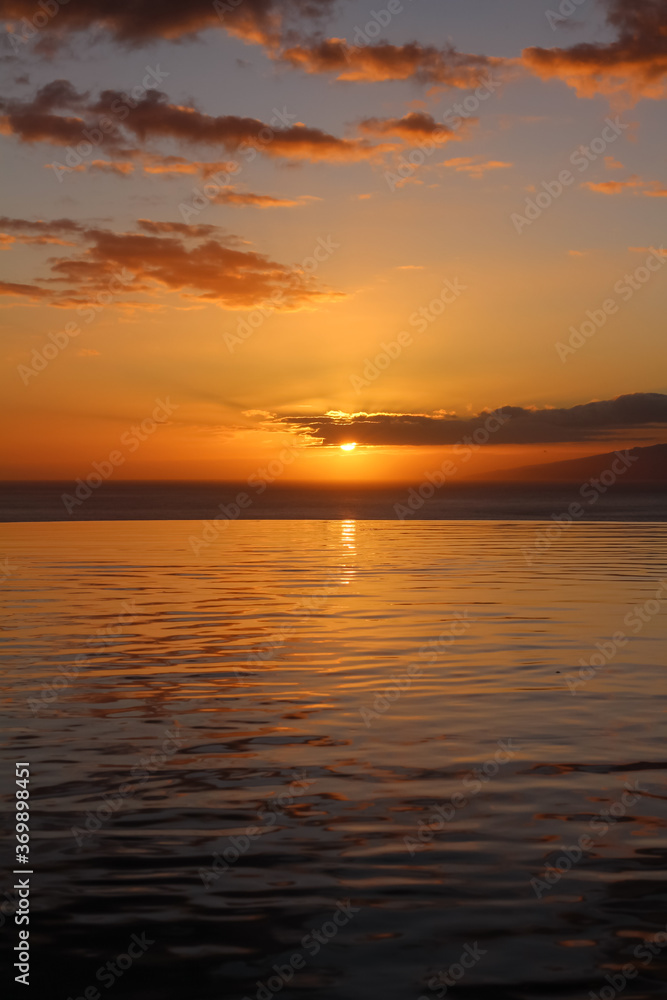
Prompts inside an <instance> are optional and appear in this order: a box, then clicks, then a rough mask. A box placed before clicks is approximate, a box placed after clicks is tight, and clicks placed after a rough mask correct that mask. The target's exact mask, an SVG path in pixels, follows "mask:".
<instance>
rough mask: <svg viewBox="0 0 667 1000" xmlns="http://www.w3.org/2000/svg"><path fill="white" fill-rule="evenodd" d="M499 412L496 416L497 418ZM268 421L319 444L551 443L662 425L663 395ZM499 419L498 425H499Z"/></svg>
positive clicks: (665, 418) (666, 403)
mask: <svg viewBox="0 0 667 1000" xmlns="http://www.w3.org/2000/svg"><path fill="white" fill-rule="evenodd" d="M498 418H500V419H498ZM273 423H274V425H278V426H282V427H287V428H289V429H290V430H292V431H298V432H302V433H304V434H307V435H308V437H310V438H312V439H314V440H316V441H317V443H318V444H320V445H323V446H331V445H340V444H344V443H345V442H346V441H356V442H357V444H361V445H386V446H392V445H394V446H395V445H410V446H413V447H415V446H417V447H418V446H422V445H430V446H431V447H434V446H441V445H453V444H457V443H458V442H462V441H464V439H465V438H467V437H468V438H473V436H474V435H475V433H476V432H478V431H480V432H482V431H484V430H486V431H487V432H489V433H487V435H486V437H487V440H483V438H484V434H481V435H478V437H477V438H473V439H474V440H476V441H478V443H484V444H489V445H500V444H505V445H506V444H556V443H566V442H567V443H569V442H577V441H581V442H585V441H604V440H612V439H616V438H618V437H619V436H623V435H624V434H626V433H628V432H631V431H632V432H637V431H642V432H649V431H651V430H655V429H656V428H665V427H667V395H663V394H661V393H642V392H638V393H632V394H629V395H625V396H618V397H617V398H616V399H610V400H601V401H595V402H591V403H584V404H581V405H578V406H572V407H568V408H553V409H551V408H544V409H538V408H527V407H522V406H503V407H500V408H499V409H498V410H496V411H494V413H493V415H492V414H491V411H483V412H482V413H479V414H477V415H476V416H473V417H462V416H458V415H457V414H451V413H445V412H444V411H440V412H438V413H435V414H431V415H428V414H422V413H356V414H351V415H346V414H338V413H334V414H323V415H321V416H311V417H304V416H303V415H298V416H280V417H274V418H273ZM499 425H500V426H499Z"/></svg>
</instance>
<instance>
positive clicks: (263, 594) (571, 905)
mask: <svg viewBox="0 0 667 1000" xmlns="http://www.w3.org/2000/svg"><path fill="white" fill-rule="evenodd" d="M468 490H469V492H468V493H466V492H465V491H460V492H459V493H457V495H456V497H455V498H454V499H451V496H450V500H451V504H452V505H454V504H458V507H457V508H456V509H457V510H458V511H459V513H458V514H457V515H452V516H451V517H450V518H448V519H421V520H414V521H410V520H405V521H400V520H397V519H396V518H393V517H392V513H391V503H393V502H394V501H393V500H391V498H390V501H391V502H390V504H389V513H387V512H386V504H385V506H378V504H380V503H385V501H384V500H383V501H380V500H378V498H377V496H376V497H375V500H374V501H373V503H374V504H375V507H374V508H373V510H374V513H373V514H368V516H367V517H365V518H360V517H358V516H353V517H328V518H327V517H325V516H324V514H325V513H326V511H327V510H331V506H332V504H334V505H335V503H339V502H340V501H339V500H336V501H335V503H334V501H333V500H332V499H331V498H329V500H322V503H323V504H325V505H324V506H321V507H320V508H318V509H319V511H320V513H313V504H314V503H315V501H313V500H312V499H310V500H308V504H310V508H309V510H310V516H309V518H308V519H302V520H298V519H294V507H293V508H292V519H289V518H288V507H287V506H285V507H284V508H283V514H282V515H276V516H275V517H274V518H273V519H268V518H266V517H265V518H264V519H251V520H248V519H247V518H245V517H244V518H238V519H236V520H228V521H222V522H216V523H215V524H214V525H213V526H210V525H209V527H210V528H211V530H209V532H208V534H207V535H206V534H205V531H206V527H205V526H204V525H203V524H202V520H201V518H213V517H215V509H216V504H217V503H221V502H222V503H229V502H230V500H231V497H230V496H229V495H225V494H224V492H223V495H220V492H217V493H216V491H215V490H214V488H213V486H212V485H211V487H210V488H209V487H207V488H206V490H204V489H203V488H201V494H200V500H199V501H198V506H197V508H196V516H194V517H193V518H191V519H189V520H181V519H177V518H174V519H159V518H161V516H162V515H164V514H165V513H166V512H167V510H173V504H174V503H175V502H176V500H175V499H174V497H175V494H174V493H171V494H168V491H167V494H168V495H167V494H165V498H164V503H163V504H162V505H160V503H158V501H157V500H156V502H155V507H154V511H153V518H152V519H150V520H147V519H142V518H143V516H144V515H143V513H138V514H137V517H136V518H135V519H123V512H127V510H128V509H129V508H128V507H121V508H119V512H118V514H117V517H118V518H120V519H119V520H116V521H114V522H111V521H105V520H104V519H103V518H101V517H100V516H99V515H100V507H99V506H98V507H97V508H96V510H97V514H98V517H97V518H93V516H92V513H91V519H90V520H85V521H84V520H81V519H79V520H77V521H76V523H67V522H66V520H65V518H62V519H61V520H60V521H58V522H54V521H52V522H49V521H48V520H42V519H41V518H40V517H38V516H37V514H38V513H40V508H39V504H38V501H37V499H36V494H35V498H33V499H32V500H30V501H29V503H28V504H27V506H25V505H24V507H23V508H22V512H23V513H24V514H25V515H26V520H25V523H14V524H7V523H5V524H2V525H0V579H1V580H2V584H1V587H2V594H3V597H4V602H5V605H6V609H7V610H6V618H5V626H4V632H3V637H4V643H3V648H2V658H3V674H2V676H3V688H4V692H5V699H4V706H5V707H4V709H3V716H4V718H3V733H4V746H3V760H4V766H3V769H2V772H3V773H2V780H3V793H4V797H3V810H4V811H5V814H6V815H5V819H6V820H7V819H8V816H7V813H8V811H9V810H12V811H13V807H14V800H13V795H14V784H13V782H14V764H15V763H16V762H21V763H23V762H27V763H28V764H29V770H30V785H29V787H30V836H31V839H30V871H32V872H33V874H32V875H31V876H30V905H31V911H30V925H29V929H30V948H31V952H32V954H33V956H34V958H33V962H32V972H31V983H32V988H33V993H32V995H33V996H39V997H40V998H41V997H47V996H48V997H49V998H54V1000H57V998H62V1000H67V998H72V1000H75V998H79V997H84V996H85V997H86V998H87V1000H88V998H89V997H94V991H97V992H98V994H99V995H100V996H106V995H107V990H108V989H111V987H114V988H115V989H116V991H117V995H118V996H122V997H124V998H125V1000H165V998H167V997H188V998H189V1000H214V998H215V1000H223V998H232V1000H244V998H248V1000H270V998H272V997H275V996H279V997H280V998H284V1000H304V998H305V1000H310V998H323V1000H327V998H329V1000H368V998H370V997H372V998H375V997H379V998H383V1000H420V998H421V1000H433V998H441V997H445V996H446V997H448V998H449V997H454V998H457V997H460V998H468V1000H487V998H488V1000H543V998H544V1000H547V998H549V1000H554V998H558V1000H561V998H563V1000H565V998H573V1000H574V998H576V1000H584V998H588V997H589V996H591V991H592V995H593V996H594V997H598V996H600V997H602V998H611V997H615V996H616V995H617V993H620V992H623V991H625V993H624V996H625V997H627V998H628V1000H643V998H649V997H654V996H659V995H663V994H664V990H665V982H666V980H667V933H666V928H667V906H666V905H665V904H666V902H667V900H666V892H665V889H664V888H663V885H664V883H665V878H666V876H665V861H666V860H667V840H666V837H665V824H666V822H667V797H666V796H665V771H666V769H667V761H665V760H663V757H664V756H665V738H666V736H667V713H666V708H667V704H666V701H667V691H666V688H665V684H664V672H665V658H664V651H665V639H666V638H667V627H666V625H667V619H666V617H665V609H666V608H667V525H665V523H664V520H665V519H664V507H661V503H662V500H661V499H660V497H657V498H656V496H655V495H654V494H650V493H639V492H638V491H635V495H634V496H635V499H634V500H633V499H632V497H631V496H630V494H625V495H624V496H623V497H622V495H621V493H620V492H618V491H617V492H615V494H614V497H615V499H614V500H613V501H611V500H609V499H607V500H603V499H601V501H600V505H599V507H597V510H596V511H595V512H594V513H595V515H596V517H597V516H598V515H599V512H600V511H601V510H603V509H607V519H606V520H595V521H592V520H584V519H582V520H581V521H579V522H576V523H575V522H573V523H568V524H565V523H560V524H559V523H558V522H556V521H554V520H553V519H552V517H551V514H552V513H553V514H558V513H561V512H562V511H563V510H566V509H567V502H565V501H566V500H567V498H568V495H569V496H570V499H572V498H571V494H568V489H567V487H559V488H558V491H557V492H556V493H555V494H551V495H550V497H549V498H547V500H545V499H544V495H543V494H542V500H541V501H540V502H543V503H548V502H551V504H552V505H551V507H547V508H546V509H544V508H542V517H541V518H537V519H535V518H533V519H525V517H524V518H522V517H521V516H520V515H518V514H517V513H516V507H517V506H518V505H519V500H518V495H517V494H511V491H510V492H507V491H505V492H503V491H500V493H499V494H498V495H499V496H500V501H498V502H502V503H504V504H506V505H507V513H503V514H500V515H498V516H497V517H496V518H495V519H490V520H489V519H487V520H481V519H478V518H479V516H480V510H481V508H479V507H474V506H471V504H472V503H473V494H474V490H472V488H468ZM129 492H131V491H129ZM129 492H128V494H126V499H125V501H123V502H124V503H127V504H128V505H129V504H132V503H133V504H134V505H135V507H136V506H137V503H138V501H137V493H136V492H135V494H134V498H132V497H129ZM388 492H389V493H391V491H388ZM510 494H511V495H510ZM54 495H55V494H54ZM190 495H191V496H192V493H191V494H190ZM386 495H387V491H385V496H386ZM16 496H18V492H17V494H16ZM23 496H24V499H25V491H24V494H23ZM103 496H104V494H103V493H102V491H100V494H99V503H100V504H102V507H104V503H109V502H110V496H109V495H108V496H107V500H106V501H103V500H102V497H103ZM366 496H368V494H366ZM128 497H129V499H128ZM144 497H145V494H144ZM477 497H478V502H479V503H480V504H481V503H482V500H481V499H480V494H477ZM619 498H620V499H619ZM95 502H97V501H94V500H93V499H92V498H91V499H90V501H89V502H88V503H87V504H84V505H83V507H82V514H81V518H83V517H87V516H88V515H87V514H84V513H83V511H87V510H89V509H90V510H91V512H92V510H93V509H94V507H93V504H94V503H95ZM114 502H115V501H114ZM209 502H210V503H211V506H210V507H209ZM396 502H400V491H399V496H398V499H397V500H396ZM442 502H443V501H442V499H439V500H437V501H436V503H442ZM568 502H569V501H568ZM41 503H42V508H41V513H42V515H44V516H45V515H46V514H48V513H49V512H50V511H51V507H49V504H48V503H45V502H44V500H43V499H42V501H41ZM274 503H275V501H274ZM486 503H487V513H488V506H489V500H488V496H487V501H486ZM533 503H537V501H536V500H534V499H531V495H530V494H528V497H527V500H526V501H525V504H524V507H523V508H522V509H523V511H524V514H525V513H526V511H528V510H533V508H532V507H531V504H533ZM563 503H564V506H563ZM326 504H328V506H326ZM466 504H468V510H467V517H463V516H462V515H463V513H464V510H463V508H464V507H465V505H466ZM604 504H611V505H612V507H613V509H611V508H604ZM613 504H616V505H617V506H615V507H614V506H613ZM633 504H634V505H635V507H634V508H633ZM302 506H303V504H302ZM343 506H344V507H345V510H348V509H349V510H354V511H355V512H356V513H357V514H358V513H359V510H360V509H361V507H360V501H359V502H357V504H356V506H355V503H354V502H353V500H351V499H350V498H349V495H348V499H347V500H345V501H343ZM5 509H6V511H7V509H8V508H7V507H6V508H5ZM104 509H106V508H104ZM145 509H146V508H145V505H144V506H143V507H142V510H145ZM298 509H301V508H298ZM341 509H342V508H341ZM255 510H259V506H258V507H257V508H255ZM623 510H625V511H626V514H627V513H628V512H630V516H632V517H634V519H633V520H631V519H630V517H628V516H626V518H622V517H620V516H619V514H620V513H622V512H623ZM382 511H384V512H385V513H384V515H383V516H381V514H382ZM12 513H13V514H16V513H17V511H16V510H14V509H13V508H12V509H9V514H12ZM533 513H534V510H533ZM510 514H511V516H510ZM612 514H614V515H615V516H614V517H612V516H611V515H612ZM28 515H30V516H28ZM249 516H250V517H251V518H252V517H253V514H250V515H249ZM456 517H459V518H460V519H458V520H457V519H456ZM15 863H16V862H15V861H14V859H13V858H11V857H10V859H9V865H10V866H11V865H12V864H15ZM13 877H14V876H7V879H9V880H10V881H7V879H6V887H7V888H6V890H5V896H4V901H3V903H2V906H1V907H0V920H1V921H2V923H3V924H4V925H5V931H9V933H8V934H7V933H6V934H5V935H4V936H3V947H4V949H5V954H6V955H9V953H10V951H11V948H12V947H13V945H14V944H15V937H16V933H17V929H16V928H15V926H14V924H13V919H14V917H13V914H14V910H15V909H16V907H17V906H18V905H20V904H19V902H18V900H17V898H16V896H15V895H13V890H12V889H11V885H12V882H11V878H13ZM18 877H20V876H17V878H18ZM128 963H129V964H128ZM10 964H11V960H10ZM86 990H88V992H86ZM605 990H606V991H607V992H606V993H605V992H604V991H605ZM601 991H602V992H601ZM609 991H612V992H609Z"/></svg>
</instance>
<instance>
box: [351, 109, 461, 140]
mask: <svg viewBox="0 0 667 1000" xmlns="http://www.w3.org/2000/svg"><path fill="white" fill-rule="evenodd" d="M359 131H360V132H362V133H365V134H367V135H380V136H381V135H389V136H398V137H399V138H401V139H404V140H405V141H406V142H407V143H410V144H414V143H416V142H418V141H419V140H420V139H431V138H435V140H436V141H437V142H448V141H450V140H451V139H455V140H458V139H459V136H458V135H457V134H456V132H455V130H454V129H453V128H450V126H449V125H445V124H443V123H442V122H436V121H435V119H434V118H433V116H432V115H429V114H427V113H426V112H425V111H411V112H410V113H409V114H407V115H404V116H403V117H402V118H365V119H364V120H363V121H361V122H360V123H359Z"/></svg>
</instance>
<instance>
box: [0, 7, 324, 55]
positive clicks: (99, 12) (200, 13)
mask: <svg viewBox="0 0 667 1000" xmlns="http://www.w3.org/2000/svg"><path fill="white" fill-rule="evenodd" d="M334 6H335V0H241V2H240V3H239V2H235V0H216V2H211V0H188V3H183V2H182V0H161V2H160V3H159V4H151V3H132V2H128V0H76V3H71V4H67V5H64V4H63V5H62V6H60V7H59V9H58V12H57V15H56V16H55V17H53V18H52V19H49V20H48V22H47V24H46V25H45V26H43V27H42V28H41V29H40V38H41V39H42V43H41V44H42V47H44V48H46V49H47V51H51V49H52V48H53V45H54V44H55V43H57V42H58V41H60V40H62V39H63V38H64V37H66V36H67V35H69V34H72V33H74V32H86V31H88V32H90V31H91V30H96V31H97V32H100V31H102V32H104V33H105V34H107V35H109V36H110V37H111V38H112V39H113V40H114V41H116V42H118V43H119V44H121V45H125V46H128V47H135V48H136V47H138V46H141V45H145V44H148V43H150V42H153V41H155V40H158V39H166V40H168V41H173V42H176V41H179V40H181V39H184V38H188V37H194V36H195V35H197V34H199V33H200V32H202V31H205V30H206V29H210V28H213V29H219V30H220V29H222V30H224V31H227V33H228V34H230V35H236V36H238V37H240V38H243V39H245V40H246V41H248V42H261V43H263V44H267V45H276V44H278V42H279V41H280V39H281V38H282V37H283V36H285V35H287V33H288V32H289V31H290V29H291V28H292V27H293V26H294V25H296V24H298V23H303V22H308V21H310V22H315V21H317V20H318V19H321V18H322V17H324V16H326V15H327V14H328V13H330V12H331V11H332V9H333V8H334ZM36 10H38V8H37V6H36V4H35V2H34V0H0V16H1V17H2V19H3V21H8V22H10V24H12V22H13V24H12V27H13V29H14V33H15V34H16V35H17V36H21V35H22V34H23V33H25V28H24V26H23V25H22V24H21V18H28V19H29V20H30V21H32V19H33V18H34V16H35V12H36ZM38 44H39V43H38Z"/></svg>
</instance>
